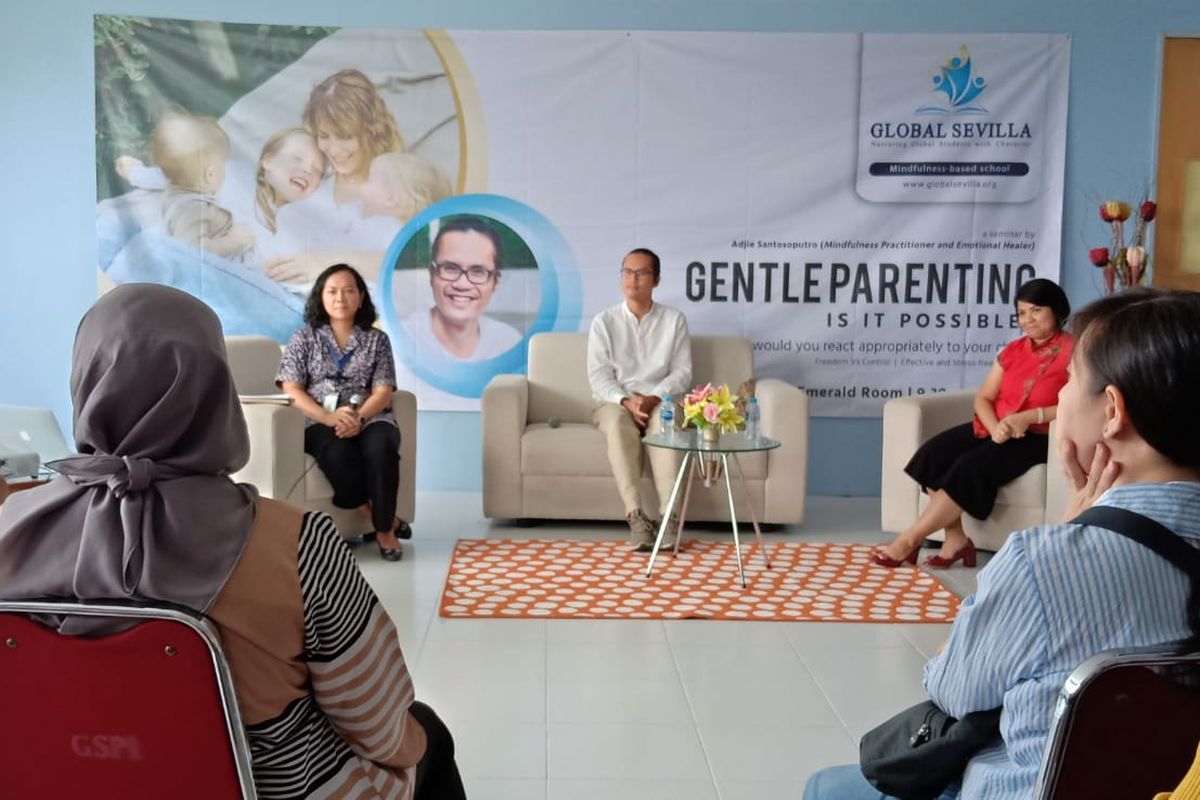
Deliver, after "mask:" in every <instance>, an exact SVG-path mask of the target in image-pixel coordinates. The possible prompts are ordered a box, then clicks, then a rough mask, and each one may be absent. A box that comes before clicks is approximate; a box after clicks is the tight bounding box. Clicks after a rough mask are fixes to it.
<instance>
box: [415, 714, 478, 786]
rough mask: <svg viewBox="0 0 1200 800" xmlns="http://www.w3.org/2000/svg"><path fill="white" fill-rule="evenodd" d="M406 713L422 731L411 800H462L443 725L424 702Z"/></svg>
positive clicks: (450, 739) (451, 741)
mask: <svg viewBox="0 0 1200 800" xmlns="http://www.w3.org/2000/svg"><path fill="white" fill-rule="evenodd" d="M408 711H409V713H410V714H412V715H413V717H414V718H415V719H416V720H417V722H419V723H421V727H422V728H424V729H425V742H426V743H425V755H423V756H421V760H420V761H418V762H417V780H416V786H415V787H414V788H415V791H414V793H413V797H414V800H466V797H467V793H466V790H465V789H463V783H462V777H461V776H460V775H459V774H458V764H456V763H455V762H454V739H453V737H451V736H450V730H449V729H448V728H447V727H446V723H444V722H442V720H441V718H440V717H438V715H437V714H436V713H434V710H433V709H432V708H430V707H429V706H427V705H425V704H424V703H421V702H418V701H414V702H413V704H412V705H411V706H409V708H408Z"/></svg>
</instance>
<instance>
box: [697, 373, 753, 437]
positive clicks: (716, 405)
mask: <svg viewBox="0 0 1200 800" xmlns="http://www.w3.org/2000/svg"><path fill="white" fill-rule="evenodd" d="M737 400H738V397H737V395H735V394H731V393H730V391H729V387H728V386H727V385H725V384H721V385H720V386H715V387H714V386H713V385H712V384H711V383H706V384H704V385H703V386H697V387H696V388H695V389H693V390H692V391H691V393H690V394H688V395H687V396H686V397H685V398H683V425H684V427H687V426H688V425H691V426H692V427H694V428H696V429H698V430H699V431H700V433H701V435H702V436H703V437H704V439H705V441H708V442H715V441H716V440H717V438H718V437H719V436H720V434H721V433H723V432H729V431H736V430H737V429H738V427H739V426H740V425H741V424H742V421H743V420H744V417H743V416H742V415H741V414H740V413H739V412H738V408H737Z"/></svg>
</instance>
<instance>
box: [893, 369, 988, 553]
mask: <svg viewBox="0 0 1200 800" xmlns="http://www.w3.org/2000/svg"><path fill="white" fill-rule="evenodd" d="M974 405H975V392H973V391H959V392H944V393H940V394H927V395H920V396H910V397H898V398H896V399H895V400H889V401H888V402H887V403H885V404H884V406H883V474H882V482H881V488H880V498H879V499H880V503H879V505H880V525H881V527H882V528H883V529H884V530H885V531H890V532H896V531H901V530H903V529H904V528H906V527H908V526H909V524H911V523H912V521H913V520H915V519H916V518H917V506H918V503H917V500H918V497H919V495H920V493H921V487H919V486H918V485H917V482H916V481H914V480H913V479H912V478H910V477H908V475H907V474H906V473H905V472H904V465H905V464H907V463H908V460H909V459H910V458H912V455H913V453H915V452H916V451H917V448H918V447H920V446H921V444H922V443H923V442H925V441H926V440H927V439H929V438H930V437H931V436H933V435H934V434H937V433H941V432H942V431H944V430H946V429H947V428H952V427H954V426H955V425H961V424H962V423H964V422H969V421H970V420H971V415H972V413H973V409H974Z"/></svg>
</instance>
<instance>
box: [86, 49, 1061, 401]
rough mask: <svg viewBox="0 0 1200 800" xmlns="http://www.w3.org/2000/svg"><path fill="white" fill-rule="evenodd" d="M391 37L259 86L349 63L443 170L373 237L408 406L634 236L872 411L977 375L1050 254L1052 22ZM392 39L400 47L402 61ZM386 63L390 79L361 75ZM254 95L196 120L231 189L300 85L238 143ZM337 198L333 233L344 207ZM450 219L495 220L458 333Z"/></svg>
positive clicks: (524, 325) (464, 393) (470, 394)
mask: <svg viewBox="0 0 1200 800" xmlns="http://www.w3.org/2000/svg"><path fill="white" fill-rule="evenodd" d="M224 27H225V29H227V30H228V29H235V28H237V27H241V26H231V25H226V26H224ZM268 30H270V31H274V29H268ZM271 35H274V34H273V33H272V34H271ZM279 35H281V36H282V35H284V33H283V32H282V31H281V32H280V33H279ZM414 35H415V32H412V31H384V30H369V31H364V30H352V29H341V30H337V31H335V32H333V33H331V34H330V35H329V36H328V37H327V38H325V39H324V40H323V41H321V42H320V43H319V44H317V45H316V46H314V47H312V49H311V50H308V51H307V52H306V53H304V54H303V55H301V56H300V57H299V58H297V59H296V61H295V63H293V64H290V65H288V66H286V67H284V68H283V69H281V70H280V71H279V72H278V73H277V74H276V75H274V76H273V77H272V78H271V79H270V81H268V82H267V83H266V84H263V86H267V85H268V84H270V86H271V88H272V91H271V96H272V97H273V98H276V101H275V102H276V103H278V98H280V97H284V96H288V97H292V99H291V100H290V101H289V102H290V103H291V105H292V106H303V104H304V97H305V96H306V95H307V93H308V91H309V90H310V89H311V88H312V87H313V85H314V83H315V82H316V81H318V80H320V78H321V77H322V76H323V75H327V74H331V73H333V72H336V71H337V70H342V69H346V68H361V69H362V71H363V72H364V73H366V74H367V76H368V77H370V78H371V79H372V80H373V81H374V82H375V83H376V84H377V85H378V86H379V88H380V91H381V93H383V94H384V97H385V100H386V102H387V105H388V107H389V109H390V110H391V113H392V114H394V116H395V119H396V121H397V127H398V128H399V129H400V131H401V132H402V133H403V134H405V138H406V140H407V141H406V147H407V148H408V149H409V150H411V151H412V152H414V153H417V154H419V155H421V156H422V157H424V158H425V159H427V160H428V161H429V162H431V163H433V164H434V165H435V166H436V167H437V168H438V169H440V170H441V171H442V172H443V173H444V174H446V175H447V177H448V178H449V182H450V183H451V184H452V190H453V194H454V196H451V197H449V198H448V199H444V200H440V201H439V202H435V203H433V204H432V205H429V206H428V207H423V208H419V209H416V213H414V214H412V215H411V216H409V217H407V218H399V219H397V220H396V221H395V223H394V224H395V225H396V228H397V229H398V233H397V234H396V235H395V238H394V239H393V240H392V243H391V246H390V247H389V248H388V250H387V252H386V255H384V256H383V257H382V259H379V257H378V253H376V255H375V258H376V263H377V264H378V267H376V271H377V273H378V286H377V287H376V289H375V295H376V298H377V300H378V305H379V306H380V307H381V312H382V317H383V324H384V325H385V327H386V328H387V329H388V331H389V333H390V334H391V336H392V338H393V343H394V347H395V350H396V353H397V360H398V366H399V367H400V374H401V384H402V385H403V386H406V387H408V388H413V389H414V390H416V391H417V393H418V402H419V404H420V407H421V408H423V409H466V410H469V409H474V408H478V397H479V396H480V394H481V392H482V389H483V387H484V386H485V385H486V383H487V381H488V380H489V379H490V377H491V376H493V375H495V374H498V373H502V372H512V371H521V370H523V369H524V354H525V343H526V342H527V340H528V337H529V336H530V335H532V334H533V333H536V332H538V331H542V330H581V331H582V330H586V329H587V325H588V322H589V321H590V319H591V317H592V315H594V314H595V313H596V312H597V311H599V310H600V309H602V308H605V307H607V306H610V305H613V304H615V303H617V302H620V300H621V295H620V290H619V283H618V270H619V267H620V262H621V258H622V256H623V255H624V254H625V253H626V252H627V251H628V250H630V249H631V248H633V247H639V246H644V247H650V248H652V249H654V250H656V251H657V252H658V253H659V254H660V255H661V256H662V260H663V274H662V282H661V284H660V286H659V287H658V290H657V292H656V298H657V299H658V300H660V301H661V302H664V303H666V304H669V305H672V306H675V307H677V308H680V309H681V310H683V311H684V312H685V313H686V315H687V317H688V319H689V322H690V324H691V328H692V331H693V333H725V334H738V335H744V336H747V337H748V338H750V339H751V340H752V341H753V342H754V346H755V349H756V354H755V357H756V369H757V372H758V374H759V376H760V377H767V376H770V377H780V378H783V379H785V380H788V381H791V382H793V383H795V384H797V385H800V386H802V387H804V388H805V389H806V390H808V391H809V392H810V393H811V394H812V396H813V397H814V404H813V413H814V414H817V415H834V416H869V415H878V414H879V413H880V409H881V406H882V403H883V402H884V400H885V399H887V398H889V397H894V396H901V395H904V394H920V393H930V392H938V391H944V390H947V389H954V388H960V387H973V386H975V385H977V384H978V382H979V381H980V380H981V379H982V376H983V375H984V373H985V372H986V370H987V368H988V366H989V365H990V364H991V363H992V360H993V358H994V355H995V353H996V351H997V349H998V348H999V347H1000V346H1002V345H1003V344H1004V343H1005V342H1007V341H1009V340H1011V339H1013V338H1015V337H1016V336H1017V335H1019V333H1020V331H1019V329H1018V328H1017V326H1016V322H1015V317H1014V315H1013V297H1014V293H1015V291H1016V289H1017V287H1018V286H1019V285H1020V283H1022V282H1024V281H1026V280H1029V279H1030V278H1033V277H1046V278H1051V279H1057V278H1058V274H1059V263H1058V261H1059V247H1060V225H1061V208H1062V190H1063V185H1062V181H1063V164H1064V149H1065V126H1066V104H1067V77H1068V66H1069V50H1070V41H1069V38H1068V37H1066V36H1061V35H1041V34H1004V35H988V34H957V35H951V34H928V35H857V34H844V35H830V34H786V33H780V34H761V33H682V32H634V33H626V32H524V31H513V32H497V31H450V32H433V31H427V32H425V33H424V36H423V37H422V36H419V35H417V36H415V38H416V39H419V40H420V41H414ZM364 43H370V46H369V47H368V46H366V44H364ZM389 44H390V46H389ZM425 50H428V51H429V53H430V57H427V58H416V57H414V56H413V53H420V52H423V51H425ZM368 53H369V54H371V57H372V59H373V60H372V62H371V63H370V64H366V63H362V64H360V63H359V61H358V58H359V56H358V55H356V54H368ZM433 53H436V56H437V58H436V60H434V59H433V58H432V54H433ZM403 54H407V57H405V58H402V57H401V56H402V55H403ZM164 57H166V56H164ZM362 57H363V58H365V57H366V56H365V55H363V56H362ZM389 59H395V60H396V61H397V63H400V61H403V62H404V63H405V64H407V65H408V69H409V70H410V73H409V74H408V79H407V80H408V82H407V83H405V82H404V81H403V80H401V81H399V82H397V81H396V80H393V79H394V78H395V76H389V74H388V73H389V64H390V63H391V62H389ZM439 62H440V66H439ZM431 64H432V66H430V65H431ZM180 68H181V69H183V68H185V67H183V66H181V67H180ZM422 70H423V71H424V72H422V73H421V75H417V76H416V77H414V75H415V74H416V72H421V71H422ZM422 76H423V78H422ZM418 78H420V79H418ZM395 85H399V86H400V87H401V90H402V91H403V92H407V93H408V94H407V97H408V99H409V101H406V100H405V99H404V97H405V95H404V94H398V95H396V97H395V99H393V97H392V96H390V95H388V94H387V93H386V91H385V87H388V86H395ZM421 87H424V94H418V93H414V89H419V88H421ZM442 87H448V89H446V90H445V91H442V92H441V93H439V91H438V90H439V89H441V88H442ZM263 91H264V90H263V89H262V87H260V88H259V89H257V90H255V92H258V93H260V94H261V93H262V92H263ZM253 94H254V92H251V93H247V95H246V96H245V97H242V98H241V99H239V100H238V101H237V102H236V103H234V104H233V105H232V107H231V108H230V109H229V111H228V112H227V113H226V114H225V115H223V116H222V117H221V123H222V126H223V127H224V128H225V129H226V130H227V131H228V132H229V133H230V135H231V138H232V139H233V148H232V151H231V155H230V180H229V181H227V184H229V185H232V186H239V187H241V188H238V189H236V191H237V192H238V193H239V197H240V195H241V194H245V193H246V187H247V186H248V185H252V184H253V180H252V178H253V167H254V166H255V163H254V162H255V159H257V157H258V155H259V149H260V148H261V146H262V141H261V140H262V139H263V138H264V137H265V136H266V134H267V133H268V132H269V130H271V129H274V128H279V127H282V126H283V125H284V124H300V119H299V117H300V110H299V108H296V109H294V110H292V111H288V112H284V111H282V110H281V111H279V112H278V118H276V117H272V118H271V123H270V124H259V125H257V127H256V128H255V131H256V132H255V134H254V135H253V136H249V135H248V134H247V135H246V141H245V142H244V143H241V142H240V141H239V138H238V136H239V134H238V133H237V131H247V130H249V129H250V128H251V127H254V126H251V125H250V124H249V123H248V122H247V121H246V120H247V119H252V118H254V115H253V114H249V111H250V109H252V108H253V107H254V103H253V98H252V95H253ZM450 97H452V98H453V106H452V107H451V106H448V105H447V102H448V100H447V99H446V98H450ZM414 98H415V100H414ZM443 109H450V110H449V111H445V110H443ZM273 113H274V112H273ZM288 113H290V114H291V115H292V116H293V117H294V118H295V119H294V120H287V119H285V117H286V115H287V114H288ZM248 114H249V115H248ZM239 120H240V121H239ZM414 120H416V121H417V122H419V123H420V124H416V122H414ZM455 134H457V136H455ZM455 139H457V146H455ZM317 142H318V144H320V142H321V140H320V139H319V138H318V139H317ZM322 147H323V148H324V146H322ZM239 152H243V153H244V154H243V155H241V156H239ZM322 152H323V153H325V155H326V156H327V162H328V163H327V167H326V168H327V172H326V173H325V174H326V175H327V176H328V177H329V180H328V181H327V184H331V185H333V186H334V188H335V189H336V190H337V191H339V192H340V191H341V188H340V187H341V184H340V183H339V181H340V180H341V177H340V176H339V175H338V174H336V173H337V170H338V169H339V167H338V163H337V162H335V161H334V158H333V155H331V153H330V152H326V150H325V149H322ZM239 164H240V166H239ZM239 176H240V177H239ZM233 191H235V190H234V189H225V190H223V192H224V193H226V194H228V193H230V192H233ZM318 194H319V193H318ZM329 194H330V196H331V197H332V196H333V193H332V192H330V193H329ZM220 197H221V193H218V199H220ZM240 199H241V201H243V205H248V203H246V202H244V201H245V200H246V198H240ZM105 202H108V201H105ZM102 205H103V203H102ZM226 205H227V206H228V207H230V208H231V209H232V210H233V211H234V215H235V218H236V217H237V208H236V206H237V203H236V202H232V201H231V202H229V203H227V204H226ZM327 206H328V202H327ZM338 208H339V213H341V214H348V215H349V218H353V219H352V221H351V222H350V223H349V228H350V230H351V235H350V241H349V244H351V245H353V244H354V242H355V240H354V238H353V237H354V236H355V235H365V234H354V233H353V231H354V230H363V227H362V226H361V225H358V224H357V223H360V222H361V221H362V218H368V217H369V214H367V212H366V210H365V209H357V210H356V207H354V206H353V205H352V204H347V205H345V206H341V205H339V206H338ZM355 214H358V217H354V215H355ZM463 215H469V216H474V217H482V218H483V220H484V221H485V222H486V223H488V224H490V225H491V226H492V227H493V228H495V229H496V230H497V232H498V234H499V237H500V240H501V241H502V242H503V244H504V256H503V257H502V259H501V260H502V261H504V262H505V263H502V264H498V265H497V266H501V267H503V271H502V274H501V279H500V280H499V281H498V283H496V284H495V285H491V286H484V287H483V289H482V290H480V289H470V288H467V287H466V284H465V283H463V284H462V286H463V287H464V288H463V292H464V293H465V294H464V296H461V297H458V298H457V300H454V301H453V302H458V303H459V306H460V309H459V310H460V311H461V310H462V308H465V307H467V306H472V307H473V308H474V314H475V317H474V318H473V319H479V320H482V322H481V327H479V328H477V329H476V330H477V331H480V332H481V334H482V335H481V337H480V338H481V345H480V346H479V347H478V348H477V349H476V351H475V352H474V353H469V352H468V353H466V354H465V355H464V352H463V351H461V350H460V351H457V352H452V348H451V347H450V345H449V344H448V343H447V342H446V341H442V340H441V339H440V338H439V333H440V327H439V324H437V319H438V316H439V315H440V314H441V315H445V318H446V319H449V318H451V317H453V315H454V313H455V311H454V309H453V308H452V307H451V303H452V300H450V299H447V297H446V296H444V295H445V294H446V292H445V291H444V290H445V286H444V285H442V284H440V283H439V279H438V278H437V277H436V275H435V273H433V272H431V271H430V270H429V269H428V265H429V263H430V261H432V260H433V256H434V254H433V253H432V252H431V251H430V245H431V243H432V241H433V239H434V238H435V236H436V232H437V230H439V229H440V228H441V227H442V226H444V225H446V224H448V223H449V222H450V221H451V220H452V219H454V218H459V217H461V216H463ZM280 220H281V224H282V222H283V220H284V217H280ZM367 227H368V228H370V227H371V226H367ZM374 230H375V239H373V240H372V241H377V240H378V235H377V234H378V230H379V229H378V228H375V229H374ZM101 239H102V267H103V266H104V264H103V261H104V258H103V255H104V248H103V245H104V236H103V234H102V237H101ZM262 239H263V237H261V236H260V249H261V241H262ZM277 249H278V248H277ZM204 261H205V262H206V266H211V264H212V262H213V261H214V258H213V257H212V254H211V253H210V254H207V255H206V256H205V259H204ZM380 262H381V263H380ZM264 264H265V259H262V258H259V259H258V261H255V259H254V258H253V257H252V258H250V259H248V260H247V261H246V263H245V265H244V268H245V269H247V270H249V272H251V273H255V271H256V270H257V273H256V274H265V275H266V276H267V278H268V279H269V280H267V281H265V284H271V283H272V282H275V283H278V282H279V281H280V280H281V279H284V280H285V282H286V280H291V281H292V283H291V284H290V285H289V286H287V287H286V288H287V289H288V290H289V292H290V294H291V295H292V296H293V297H296V298H300V297H302V295H303V293H304V292H305V291H306V289H307V286H308V285H310V283H309V284H306V283H305V281H304V280H302V278H304V277H305V276H303V275H295V274H283V275H282V276H281V275H280V273H279V271H278V270H275V272H274V274H272V271H271V269H269V268H265V267H264V266H263V265H264ZM264 269H266V271H265V273H264V272H263V270H264ZM106 271H107V272H108V273H109V276H110V277H113V278H114V279H116V280H121V279H123V277H122V276H123V274H124V273H122V272H121V270H119V269H118V270H114V269H107V270H106ZM307 277H308V278H309V280H311V275H309V276H307ZM124 279H130V278H128V277H125V278H124ZM256 280H257V278H256ZM463 280H464V281H465V280H466V279H465V277H464V279H463ZM165 282H173V281H172V280H171V279H170V278H168V279H165ZM206 285H207V286H210V287H211V286H215V285H216V283H215V282H210V283H208V284H206ZM264 291H270V289H269V287H268V289H266V290H264ZM472 293H473V294H472ZM227 294H228V293H227ZM232 294H235V295H236V294H237V292H233V293H232ZM466 295H471V296H470V297H467V296H466ZM230 302H231V303H232V304H233V305H238V303H239V302H240V301H236V302H235V301H230ZM214 305H216V306H217V307H218V312H219V313H221V314H222V318H223V319H226V318H227V317H228V318H234V317H238V314H239V313H241V312H239V310H238V309H236V308H235V309H223V308H221V307H220V303H214ZM259 307H260V308H261V306H259ZM485 309H486V313H485ZM242 310H243V311H244V309H242ZM242 316H245V315H244V314H243V315H242ZM460 317H461V315H460ZM290 319H291V317H287V316H286V315H285V316H283V317H280V320H279V324H278V325H277V326H276V328H277V329H284V328H287V327H288V325H289V324H290V323H288V322H287V320H290ZM431 319H432V320H434V322H433V323H430V322H429V320H431ZM460 321H461V320H460ZM470 322H471V320H468V323H470ZM285 323H286V324H285ZM251 327H253V325H252V324H251ZM275 330H276V329H272V334H271V335H276V337H277V338H280V336H279V334H278V333H277V332H275ZM239 332H248V331H239ZM485 340H490V341H491V342H492V346H488V345H487V344H486V341H485ZM438 342H440V343H441V345H440V346H439V344H438ZM695 378H696V380H697V381H703V380H705V379H706V376H703V375H696V376H695Z"/></svg>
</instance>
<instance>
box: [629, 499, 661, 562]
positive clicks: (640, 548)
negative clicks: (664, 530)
mask: <svg viewBox="0 0 1200 800" xmlns="http://www.w3.org/2000/svg"><path fill="white" fill-rule="evenodd" d="M625 521H626V522H628V523H629V546H630V547H632V548H633V549H634V550H635V551H636V552H638V553H649V552H650V551H651V550H653V549H654V534H655V530H654V523H652V522H651V521H650V520H648V519H646V515H645V514H643V513H642V510H641V509H640V508H638V509H634V510H633V511H630V512H629V516H627V517H625Z"/></svg>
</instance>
